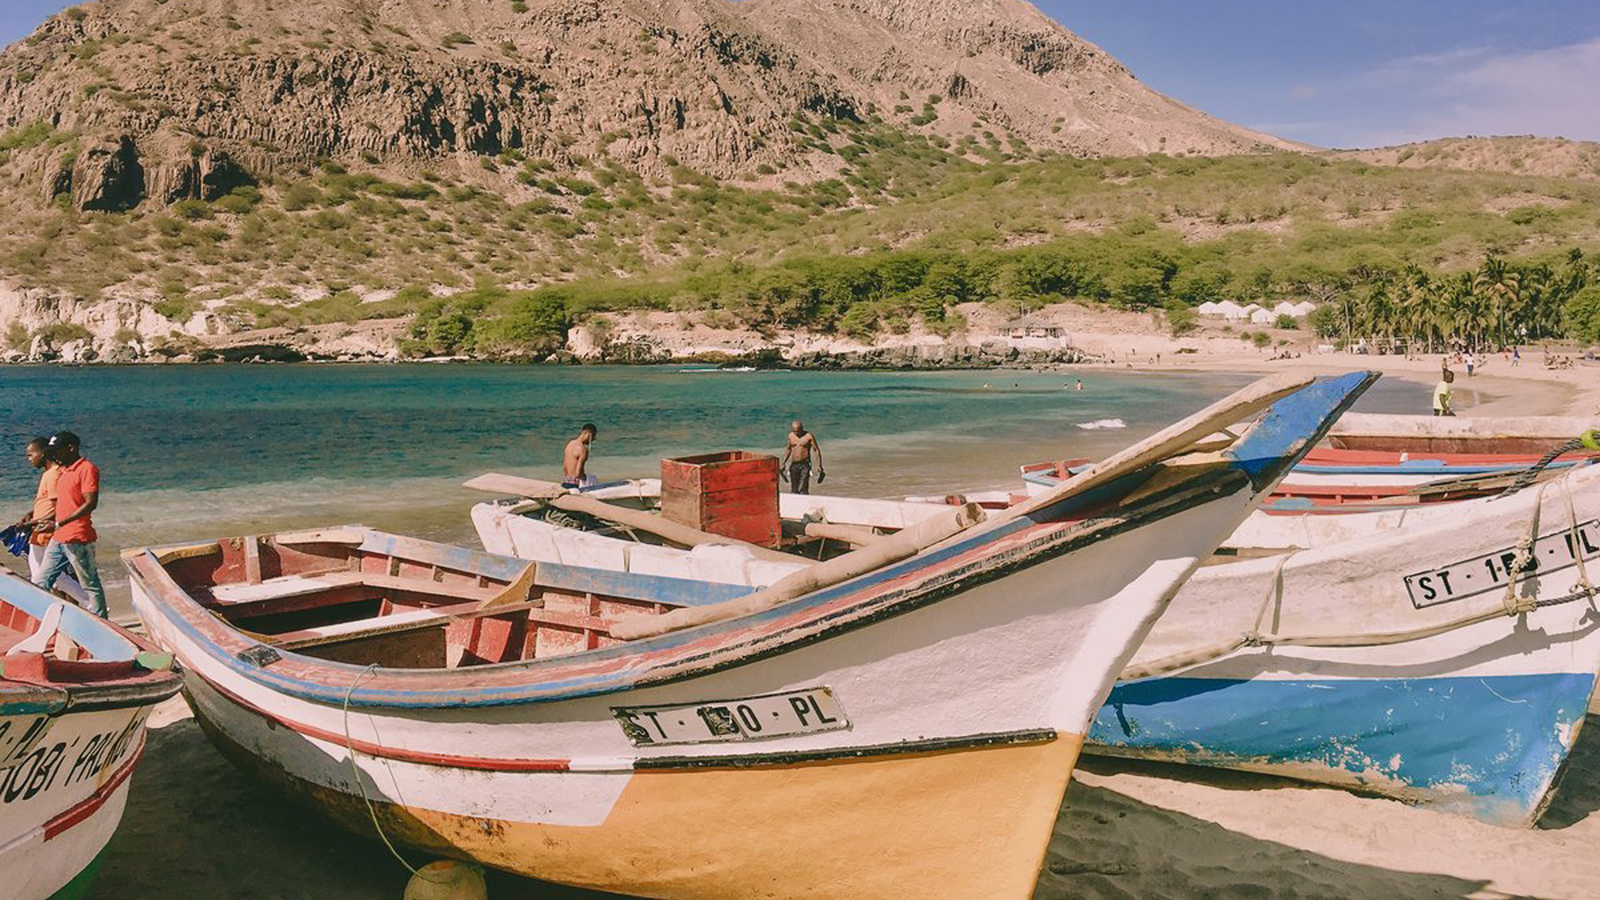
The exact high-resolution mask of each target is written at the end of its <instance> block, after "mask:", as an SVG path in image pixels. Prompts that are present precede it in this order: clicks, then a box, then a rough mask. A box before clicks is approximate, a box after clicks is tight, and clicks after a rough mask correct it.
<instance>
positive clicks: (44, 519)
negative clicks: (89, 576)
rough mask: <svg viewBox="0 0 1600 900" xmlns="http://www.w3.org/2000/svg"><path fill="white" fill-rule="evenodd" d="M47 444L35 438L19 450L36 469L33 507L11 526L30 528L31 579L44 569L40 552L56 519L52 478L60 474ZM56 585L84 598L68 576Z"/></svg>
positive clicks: (29, 573) (29, 571)
mask: <svg viewBox="0 0 1600 900" xmlns="http://www.w3.org/2000/svg"><path fill="white" fill-rule="evenodd" d="M48 444H49V441H47V440H46V439H44V438H42V437H36V438H34V439H32V440H30V441H28V444H27V446H26V447H25V448H24V449H23V452H24V454H25V455H26V456H27V458H28V465H30V466H33V467H34V468H35V469H38V470H39V488H38V490H36V491H35V492H34V495H33V508H32V509H31V510H29V511H28V514H27V515H25V516H23V517H22V518H21V519H18V520H17V524H16V526H15V527H17V528H27V529H30V531H31V533H30V534H29V535H28V578H29V579H30V580H32V581H37V580H38V579H39V572H40V570H41V569H43V568H44V551H45V547H47V546H49V544H50V529H51V528H52V527H53V526H54V524H55V520H56V481H57V480H58V479H59V478H60V477H61V467H60V466H58V465H56V464H55V463H53V462H51V461H50V455H49V453H48V452H47V451H48V449H49V447H48ZM56 588H57V589H58V590H60V591H61V592H63V593H65V594H67V595H68V596H70V597H72V599H73V600H75V601H76V602H77V603H78V604H79V605H80V606H81V605H83V604H84V603H85V602H86V600H87V598H86V597H84V595H83V588H82V587H79V586H78V582H77V581H76V580H75V579H74V578H73V577H72V576H70V575H65V576H62V578H61V579H60V580H58V581H57V582H56Z"/></svg>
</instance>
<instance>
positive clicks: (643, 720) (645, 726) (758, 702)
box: [611, 687, 850, 747]
mask: <svg viewBox="0 0 1600 900" xmlns="http://www.w3.org/2000/svg"><path fill="white" fill-rule="evenodd" d="M611 713H612V715H614V716H616V717H617V722H618V723H619V724H620V725H621V726H622V731H623V733H624V734H626V735H627V736H628V740H630V741H632V742H633V745H634V746H635V747H655V746H660V745H664V744H711V743H720V742H725V741H759V740H764V739H766V738H775V737H787V736H789V735H795V734H809V733H811V732H814V731H838V730H839V729H842V728H849V727H850V720H849V719H848V718H846V717H845V714H844V708H843V707H841V706H840V705H839V701H838V699H837V698H835V697H834V696H833V691H832V690H831V689H830V688H826V687H814V688H804V689H802V690H798V691H784V692H783V693H781V694H763V695H761V696H759V697H742V698H739V699H737V700H707V701H704V702H701V703H685V704H675V705H672V706H613V707H612V708H611Z"/></svg>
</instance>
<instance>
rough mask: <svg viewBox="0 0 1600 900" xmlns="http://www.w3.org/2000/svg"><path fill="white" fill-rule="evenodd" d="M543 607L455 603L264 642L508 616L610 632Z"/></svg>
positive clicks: (317, 640) (332, 640) (290, 642)
mask: <svg viewBox="0 0 1600 900" xmlns="http://www.w3.org/2000/svg"><path fill="white" fill-rule="evenodd" d="M543 603H544V600H543V599H535V600H524V601H521V602H519V603H507V604H502V605H499V606H490V607H485V606H483V605H482V604H480V603H455V604H451V605H449V606H436V607H433V608H431V609H412V610H406V611H404V612H397V613H390V614H389V615H385V616H376V617H374V618H370V619H357V620H355V621H352V622H337V623H334V624H332V625H321V626H317V627H315V628H305V629H302V630H300V631H290V632H285V633H283V634H278V635H273V636H272V637H270V638H268V639H266V641H265V642H266V643H270V644H271V645H273V646H274V647H280V648H282V649H285V650H301V649H305V648H309V647H318V646H323V645H325V644H338V643H345V642H348V641H359V640H365V639H367V638H374V637H382V636H388V635H394V634H400V633H403V632H408V631H419V630H422V629H426V628H439V627H443V626H448V625H452V624H454V623H456V622H465V621H469V620H472V619H479V618H487V617H491V616H503V615H508V614H516V615H518V616H522V615H526V617H527V619H528V621H530V622H538V623H544V624H550V625H559V626H562V627H566V628H572V629H584V630H589V631H606V630H608V629H609V628H610V625H611V622H610V621H609V620H607V619H603V618H600V617H599V616H589V615H583V614H581V613H570V612H557V611H553V610H546V609H542V608H541V606H542V605H543Z"/></svg>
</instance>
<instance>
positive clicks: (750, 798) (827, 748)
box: [124, 373, 1372, 898]
mask: <svg viewBox="0 0 1600 900" xmlns="http://www.w3.org/2000/svg"><path fill="white" fill-rule="evenodd" d="M1371 379H1372V376H1369V375H1367V374H1365V373H1359V374H1357V375H1352V376H1348V377H1346V378H1342V379H1338V380H1336V381H1334V382H1331V383H1323V384H1318V385H1316V386H1314V387H1310V388H1307V389H1305V390H1302V391H1300V392H1299V393H1297V394H1295V395H1294V396H1292V397H1289V398H1288V399H1286V400H1282V401H1281V402H1279V403H1278V405H1277V406H1276V407H1274V409H1273V411H1271V412H1269V413H1267V415H1266V416H1264V417H1263V419H1262V421H1261V422H1260V423H1258V424H1257V425H1256V426H1254V427H1253V428H1252V429H1251V430H1250V431H1248V432H1247V433H1245V434H1244V435H1243V436H1242V437H1241V438H1240V440H1239V441H1238V442H1237V443H1236V444H1235V446H1234V447H1233V448H1232V449H1230V450H1228V451H1226V452H1225V453H1220V454H1201V455H1196V454H1192V453H1190V454H1184V455H1180V456H1177V457H1175V458H1174V456H1173V454H1175V453H1180V451H1181V449H1182V448H1184V447H1187V446H1189V445H1190V444H1191V443H1192V442H1193V441H1194V440H1195V439H1196V438H1198V437H1201V436H1203V435H1204V434H1208V433H1210V431H1212V430H1214V429H1215V427H1216V425H1217V421H1216V420H1217V419H1218V418H1220V417H1225V416H1226V417H1233V418H1237V417H1239V416H1243V415H1247V414H1248V413H1250V412H1253V411H1255V410H1259V409H1260V408H1261V407H1262V406H1264V405H1265V404H1266V402H1267V401H1269V400H1270V399H1273V398H1277V397H1281V396H1283V395H1284V394H1285V393H1286V383H1287V384H1292V383H1293V382H1286V380H1282V379H1279V380H1275V381H1269V382H1267V383H1265V384H1261V385H1258V386H1256V387H1254V388H1252V389H1249V390H1247V392H1245V393H1243V394H1242V395H1240V396H1236V397H1234V398H1231V399H1230V401H1228V402H1226V403H1224V404H1219V406H1218V407H1216V408H1213V409H1210V410H1207V411H1205V412H1204V413H1202V414H1199V415H1197V416H1196V417H1192V418H1191V419H1190V420H1186V421H1185V422H1183V423H1179V425H1177V426H1174V427H1173V428H1172V429H1168V430H1167V431H1165V432H1163V433H1162V434H1160V435H1157V436H1156V437H1155V438H1153V439H1151V440H1149V441H1146V442H1143V443H1141V444H1139V445H1136V446H1135V447H1133V448H1130V449H1129V450H1128V451H1125V452H1124V453H1122V454H1118V455H1117V456H1116V457H1113V458H1111V459H1109V460H1107V461H1106V462H1105V463H1103V464H1102V465H1101V466H1099V467H1097V469H1096V470H1092V471H1090V472H1088V473H1085V474H1084V475H1083V476H1080V477H1079V478H1077V479H1074V480H1073V482H1072V483H1070V484H1067V485H1063V486H1062V489H1061V490H1060V491H1059V492H1057V493H1055V494H1052V495H1049V496H1046V497H1043V498H1039V500H1037V501H1035V502H1032V503H1029V504H1024V505H1022V506H1018V507H1013V508H1010V509H1008V510H1003V511H1000V512H997V513H995V514H994V515H992V516H988V517H987V518H985V517H984V516H983V514H982V513H981V511H979V510H978V509H977V508H976V507H975V506H970V505H969V506H965V507H959V508H948V509H946V510H944V511H942V513H941V514H940V515H937V516H934V517H932V518H930V519H928V520H926V521H924V522H922V523H920V524H918V525H916V526H913V527H912V528H909V529H907V530H906V531H904V532H901V533H900V534H899V535H897V536H896V537H895V538H891V539H887V540H886V541H885V542H884V543H883V544H881V545H878V544H875V545H871V546H868V547H865V548H863V549H861V550H859V551H856V552H854V553H851V554H846V555H845V556H841V557H838V558H836V559H834V560H831V561H829V562H826V563H822V564H820V565H818V566H815V567H812V568H810V569H807V570H804V571H802V572H800V573H797V574H796V575H793V576H790V577H789V578H785V579H783V580H782V581H780V582H779V583H777V584H775V585H774V586H772V587H770V588H768V589H765V590H761V591H756V592H753V593H752V592H750V589H749V588H748V587H737V586H729V585H716V584H711V583H707V582H697V581H686V580H681V579H668V578H661V577H659V576H647V575H641V574H628V573H620V572H615V571H606V570H599V569H586V568H578V567H573V566H564V565H559V564H551V563H532V564H530V563H527V562H525V561H522V560H516V559H511V558H508V557H503V556H496V555H492V554H484V553H478V552H472V551H467V550H462V549H457V548H451V547H445V546H441V545H438V544H431V543H427V542H423V541H417V540H412V539H406V538H398V537H394V536H390V535H384V534H380V533H376V532H371V531H367V530H363V529H353V528H352V529H338V530H333V531H324V532H317V533H302V534H293V535H277V536H271V537H267V538H258V537H246V538H235V539H228V540H221V541H215V542H205V543H201V544H193V545H184V546H175V547H161V548H152V549H148V550H140V551H130V552H129V553H128V554H126V555H125V557H124V559H125V561H126V563H127V565H128V568H129V571H130V573H131V575H132V585H133V591H134V603H135V607H136V609H137V610H138V612H139V614H140V616H141V617H142V618H143V620H144V621H145V623H146V625H147V626H148V628H149V630H150V632H151V633H152V634H153V635H155V636H156V637H157V639H158V640H159V641H160V642H161V643H163V644H164V645H165V646H167V647H169V648H171V649H172V651H173V652H174V653H175V654H176V655H177V656H178V658H179V659H180V660H181V661H182V662H183V664H184V666H185V669H186V673H187V683H188V691H189V694H190V696H191V698H192V701H193V705H194V707H195V710H196V714H197V716H198V717H199V718H200V721H201V722H202V723H203V724H204V726H205V728H206V729H207V731H208V733H209V734H210V735H211V736H212V737H213V739H214V740H215V741H216V742H217V744H218V746H219V747H220V748H222V749H223V750H224V752H225V753H227V754H228V755H229V756H231V757H232V758H234V759H236V760H238V761H240V762H241V763H243V764H244V765H246V766H247V767H249V768H251V769H252V770H254V771H257V772H259V773H260V774H261V775H263V776H264V777H267V778H269V779H272V780H273V781H275V782H278V783H280V784H282V785H284V786H285V787H287V788H288V789H289V790H291V791H292V792H293V793H294V794H296V795H298V796H300V797H303V798H305V799H307V800H308V801H310V802H311V803H313V804H315V805H316V806H318V807H319V808H321V809H323V810H325V811H326V812H328V813H329V814H330V815H332V816H334V817H335V818H336V819H338V820H339V821H341V822H344V823H345V824H347V825H349V826H350V827H352V828H355V829H357V830H361V831H366V832H369V833H370V832H371V830H372V828H373V822H374V820H375V821H376V822H378V823H380V824H381V827H382V829H383V832H384V833H385V834H386V835H387V836H388V837H390V838H391V839H394V840H396V841H398V842H400V843H402V844H405V845H408V846H411V847H414V848H420V849H423V850H426V851H430V852H436V853H443V854H449V855H454V856H464V857H470V858H472V859H476V860H479V861H482V862H484V863H487V864H489V865H493V866H498V867H502V868H506V869H509V870H512V871H517V872H523V873H526V874H530V875H535V876H538V877H540V878H544V879H547V880H551V881H556V882H561V883H567V884H574V885H581V886H586V887H593V888H600V889H605V890H611V891H617V892H623V893H628V894H632V895H637V896H649V897H674V898H700V897H706V898H710V897H716V898H755V897H762V898H790V897H794V898H799V897H819V896H849V897H854V898H889V897H894V898H899V897H906V896H931V897H979V896H981V897H997V898H1003V897H1017V898H1021V897H1027V896H1029V895H1030V894H1031V892H1032V890H1033V887H1034V882H1035V878H1036V873H1037V869H1038V866H1039V864H1040V861H1041V860H1042V858H1043V853H1044V849H1045V846H1046V844H1047V842H1048V840H1049V838H1050V835H1051V832H1052V830H1053V828H1054V826H1055V822H1056V818H1057V811H1058V807H1059V805H1060V803H1061V800H1062V795H1063V791H1064V790H1065V788H1066V784H1067V781H1068V776H1069V774H1070V772H1071V769H1072V766H1073V763H1074V761H1075V758H1076V756H1077V753H1078V748H1079V746H1080V742H1081V739H1082V735H1083V733H1084V730H1085V729H1086V728H1087V726H1088V724H1089V721H1090V719H1091V718H1092V716H1093V715H1094V713H1095V710H1096V709H1097V708H1098V707H1099V705H1100V703H1101V702H1102V700H1103V699H1104V697H1105V694H1106V692H1107V691H1108V690H1109V688H1110V684H1111V681H1112V679H1113V678H1114V677H1115V674H1116V673H1117V672H1118V671H1120V670H1121V669H1122V667H1123V665H1124V664H1125V662H1126V661H1127V659H1128V657H1129V656H1130V655H1131V654H1132V652H1133V650H1134V649H1135V648H1136V647H1137V646H1138V644H1139V642H1140V641H1141V640H1142V638H1143V636H1144V633H1145V631H1146V630H1147V628H1148V627H1149V624H1150V623H1151V622H1152V621H1153V620H1154V619H1155V618H1156V617H1157V616H1158V615H1159V614H1160V613H1161V611H1162V609H1163V607H1164V606H1165V604H1166V602H1167V600H1168V598H1170V597H1171V596H1172V594H1173V593H1174V592H1175V591H1176V590H1177V588H1178V586H1179V585H1180V584H1181V583H1182V581H1183V580H1184V579H1185V578H1187V577H1188V575H1189V574H1190V573H1191V572H1192V571H1193V569H1194V568H1195V566H1197V565H1198V563H1199V561H1200V560H1201V559H1202V558H1204V557H1205V556H1207V555H1209V554H1210V553H1211V551H1212V550H1213V549H1214V548H1215V545H1216V544H1217V542H1218V541H1219V540H1220V539H1221V537H1222V536H1223V535H1225V534H1226V533H1227V532H1228V531H1230V530H1231V529H1232V528H1233V527H1234V526H1235V525H1236V524H1237V523H1238V522H1239V521H1240V520H1241V519H1242V518H1243V517H1244V516H1245V515H1246V514H1247V513H1248V511H1249V510H1250V508H1251V507H1252V506H1253V504H1254V503H1255V502H1257V500H1258V498H1259V497H1260V496H1261V495H1262V493H1263V492H1264V491H1266V490H1269V489H1270V488H1271V486H1272V484H1273V483H1275V482H1276V480H1277V479H1278V478H1279V477H1280V476H1281V474H1282V473H1283V471H1285V470H1286V469H1287V467H1288V466H1289V465H1290V464H1291V463H1292V462H1293V460H1294V459H1295V458H1296V457H1297V456H1298V455H1299V454H1300V453H1301V452H1303V451H1304V449H1305V448H1306V447H1307V446H1309V445H1310V443H1311V442H1313V441H1315V440H1316V439H1317V438H1319V437H1320V436H1321V433H1322V431H1323V429H1324V428H1325V427H1326V423H1327V422H1328V421H1329V420H1330V419H1331V418H1332V417H1333V416H1335V415H1337V413H1338V412H1339V411H1342V410H1343V409H1344V408H1346V407H1347V406H1348V405H1349V403H1351V402H1353V400H1354V398H1355V397H1356V396H1357V395H1358V394H1360V393H1361V391H1363V390H1364V389H1365V388H1366V386H1367V385H1368V384H1370V383H1371ZM980 520H981V521H980ZM907 554H909V555H907ZM1069 584H1070V585H1071V586H1072V589H1071V590H1070V591H1068V592H1063V591H1062V590H1061V586H1062V585H1069Z"/></svg>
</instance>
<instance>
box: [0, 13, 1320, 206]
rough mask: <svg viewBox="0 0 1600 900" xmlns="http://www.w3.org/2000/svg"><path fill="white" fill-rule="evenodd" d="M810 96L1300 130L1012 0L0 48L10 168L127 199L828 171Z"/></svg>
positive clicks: (196, 30)
mask: <svg viewBox="0 0 1600 900" xmlns="http://www.w3.org/2000/svg"><path fill="white" fill-rule="evenodd" d="M797 116H817V117H826V118H833V119H839V120H847V121H865V120H868V119H869V118H871V117H873V116H881V117H882V118H883V119H884V120H886V122H887V123H888V124H890V125H892V126H895V127H899V128H903V129H907V130H910V131H920V132H922V133H925V134H928V135H930V136H937V137H939V138H941V139H944V140H951V141H956V142H958V145H959V146H966V147H970V148H984V147H987V148H991V149H1001V148H1003V149H1004V150H1005V151H1006V152H1009V153H1016V154H1026V153H1030V152H1034V151H1040V150H1058V151H1065V152H1069V153H1073V154H1077V155H1134V154H1141V153H1146V152H1154V151H1166V152H1169V153H1180V152H1181V153H1186V154H1194V155H1217V154H1228V153H1238V152H1248V151H1252V150H1258V149H1269V148H1272V149H1277V148H1283V147H1286V146H1289V145H1288V144H1287V143H1286V142H1283V141H1280V140H1278V139H1275V138H1272V137H1269V136H1266V135H1262V134H1257V133H1255V132H1251V131H1248V130H1245V129H1242V128H1238V127H1235V126H1232V125H1229V124H1227V123H1225V122H1221V121H1218V120H1216V119H1213V118H1211V117H1209V116H1206V115H1204V114H1202V113H1199V112H1197V111H1195V110H1192V109H1190V108H1188V107H1185V106H1183V105H1182V104H1179V103H1177V102H1175V101H1173V100H1171V99H1169V98H1167V97H1164V96H1162V95H1160V94H1158V93H1156V92H1154V91H1152V90H1150V89H1149V88H1146V87H1145V86H1144V85H1142V84H1140V83H1139V82H1138V81H1137V80H1136V79H1135V78H1134V77H1133V75H1132V74H1130V73H1129V72H1128V71H1127V70H1126V69H1125V68H1123V67H1122V66H1121V65H1120V64H1118V63H1117V62H1116V61H1115V60H1113V59H1111V58H1110V57H1109V56H1107V55H1106V54H1105V52H1104V51H1102V50H1100V49H1099V48H1097V47H1095V46H1094V45H1092V44H1090V43H1088V42H1086V41H1083V40H1082V39H1080V38H1078V37H1076V36H1075V35H1073V34H1072V33H1070V32H1069V31H1067V30H1066V29H1064V28H1062V27H1061V26H1059V25H1057V24H1056V23H1055V22H1053V21H1051V20H1050V19H1048V18H1046V17H1045V16H1044V15H1042V14H1040V13H1039V12H1037V11H1036V10H1034V9H1033V8H1032V7H1030V6H1028V5H1026V4H1025V3H1023V2H1021V0H973V2H961V3H952V2H949V0H751V2H743V3H730V2H726V0H172V2H169V0H97V2H93V3H88V4H85V5H83V6H80V7H74V8H72V9H69V10H67V11H65V12H63V13H62V14H60V15H57V16H56V17H54V18H52V19H50V20H49V21H48V22H46V23H45V24H44V25H43V26H41V27H40V29H39V30H38V31H37V32H36V33H35V34H34V35H33V36H31V37H30V38H28V39H27V40H26V41H23V42H21V43H18V44H16V45H14V46H12V47H11V48H9V49H7V50H6V51H5V52H4V54H3V55H0V134H8V135H9V137H8V140H7V141H6V144H9V145H10V146H9V147H8V148H7V149H9V150H10V151H11V155H12V157H13V159H12V160H11V162H10V164H9V165H7V166H6V167H5V169H4V172H3V175H0V179H3V181H4V182H5V185H4V189H5V190H12V191H14V190H25V191H28V192H30V193H31V194H32V195H33V196H34V197H36V198H37V201H38V202H46V201H48V200H50V199H51V198H53V197H56V196H58V195H60V194H68V195H69V196H70V197H71V200H72V203H73V204H74V205H75V206H77V207H78V208H80V209H89V210H96V209H98V210H116V209H127V208H130V207H132V206H135V205H137V204H139V203H141V202H143V201H144V200H145V199H146V198H149V199H153V200H156V201H158V202H173V201H176V200H180V199H184V198H202V199H211V198H214V197H217V196H220V195H222V194H224V193H226V192H227V191H228V190H230V189H231V188H233V187H235V186H237V185H239V184H242V183H247V182H249V181H251V180H253V179H257V178H261V177H263V176H269V177H270V176H271V175H273V174H274V173H277V172H282V171H286V170H291V169H294V168H296V167H302V166H304V165H306V164H308V163H310V162H312V161H314V160H317V159H321V158H333V159H342V160H347V161H353V160H358V159H363V158H364V159H365V161H366V162H367V163H368V164H370V165H373V166H378V167H380V168H382V169H385V170H392V171H402V172H403V171H407V170H410V171H417V170H419V169H421V168H426V167H429V166H431V165H434V164H435V163H437V162H438V161H439V160H441V159H443V158H449V157H458V158H459V157H467V156H479V157H487V156H494V155H497V154H501V153H503V152H506V151H516V152H519V153H522V154H525V155H527V156H529V157H535V158H539V159H543V160H548V161H550V162H551V163H552V164H554V165H556V166H557V167H562V166H566V165H568V164H569V163H571V162H572V161H573V160H582V159H587V158H592V157H594V156H596V155H605V156H608V157H610V158H611V159H614V160H616V161H618V162H619V163H620V164H622V165H625V166H627V167H628V168H630V169H632V170H634V171H637V172H660V171H663V170H665V169H666V168H669V167H670V160H672V159H675V160H678V161H681V162H682V163H683V164H684V165H687V166H690V167H692V168H694V169H696V170H698V171H701V172H705V173H708V174H710V175H712V176H715V177H718V178H726V177H730V176H733V175H736V174H738V173H742V172H747V171H749V170H750V169H751V168H752V167H756V166H763V165H764V166H769V167H771V168H773V169H786V170H788V172H787V174H786V176H785V177H788V178H792V179H794V180H798V181H809V180H814V179H815V178H817V177H823V176H826V175H828V174H831V172H832V171H833V169H835V168H836V165H835V164H834V163H833V162H831V161H829V160H827V159H822V158H819V154H820V156H825V155H826V154H821V153H820V151H819V150H818V149H817V148H816V147H814V146H812V145H810V144H809V143H808V142H807V141H806V140H805V135H804V133H803V131H802V130H800V129H798V128H797V127H796V126H795V119H796V117H797ZM28 129H33V131H31V132H30V131H28ZM19 135H20V137H19ZM962 139H966V143H965V144H964V145H962V144H959V142H960V141H961V140H962ZM0 146H4V145H0ZM663 160H667V162H666V163H664V162H663ZM509 177H510V176H509V174H508V175H507V178H508V180H509Z"/></svg>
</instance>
